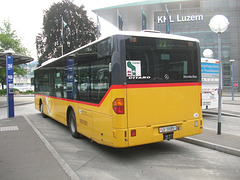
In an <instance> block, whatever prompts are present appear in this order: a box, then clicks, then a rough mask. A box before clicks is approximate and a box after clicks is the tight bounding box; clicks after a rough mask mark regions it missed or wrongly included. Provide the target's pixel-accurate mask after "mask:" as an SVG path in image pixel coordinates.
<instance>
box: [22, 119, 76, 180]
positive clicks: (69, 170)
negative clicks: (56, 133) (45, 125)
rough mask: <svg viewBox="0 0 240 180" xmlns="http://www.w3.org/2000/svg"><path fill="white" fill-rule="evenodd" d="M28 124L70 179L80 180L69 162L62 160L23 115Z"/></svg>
mask: <svg viewBox="0 0 240 180" xmlns="http://www.w3.org/2000/svg"><path fill="white" fill-rule="evenodd" d="M23 117H24V119H25V120H26V121H27V123H28V124H29V125H30V126H31V127H32V129H33V130H34V132H35V133H36V134H37V136H38V137H39V138H40V139H41V140H42V142H43V144H44V145H45V146H46V148H47V149H48V150H49V151H50V153H51V154H52V155H53V157H54V158H55V159H56V161H57V162H58V163H59V165H60V166H61V167H62V169H63V170H64V171H65V173H66V174H67V175H68V177H69V178H70V179H72V180H79V177H78V175H77V174H76V173H75V172H74V171H73V170H72V168H71V167H70V166H69V165H68V164H67V162H66V161H65V160H64V159H63V158H62V156H61V155H60V154H59V153H58V152H57V151H56V150H55V148H54V147H53V146H52V145H51V144H50V143H49V142H48V140H47V139H46V138H45V137H44V136H43V135H42V133H41V132H40V131H39V130H38V129H37V128H36V127H35V126H34V124H33V123H32V122H31V121H30V120H29V119H28V117H27V116H26V115H23Z"/></svg>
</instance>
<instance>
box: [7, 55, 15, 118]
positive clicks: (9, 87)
mask: <svg viewBox="0 0 240 180" xmlns="http://www.w3.org/2000/svg"><path fill="white" fill-rule="evenodd" d="M6 83H7V103H8V117H9V118H11V117H14V89H13V57H12V55H6Z"/></svg>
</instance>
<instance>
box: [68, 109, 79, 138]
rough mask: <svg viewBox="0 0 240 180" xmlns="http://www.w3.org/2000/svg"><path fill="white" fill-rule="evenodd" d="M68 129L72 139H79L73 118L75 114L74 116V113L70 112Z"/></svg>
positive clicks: (74, 118)
mask: <svg viewBox="0 0 240 180" xmlns="http://www.w3.org/2000/svg"><path fill="white" fill-rule="evenodd" d="M68 118H69V129H70V132H71V134H72V136H73V137H74V138H79V137H80V135H79V133H78V132H77V128H76V117H75V114H74V111H73V110H72V111H71V112H70V113H69V116H68Z"/></svg>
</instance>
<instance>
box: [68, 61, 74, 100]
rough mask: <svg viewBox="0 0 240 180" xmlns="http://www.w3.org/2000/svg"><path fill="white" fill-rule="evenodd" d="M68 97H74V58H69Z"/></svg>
mask: <svg viewBox="0 0 240 180" xmlns="http://www.w3.org/2000/svg"><path fill="white" fill-rule="evenodd" d="M66 86H67V98H68V99H73V98H74V59H70V58H68V59H67V79H66Z"/></svg>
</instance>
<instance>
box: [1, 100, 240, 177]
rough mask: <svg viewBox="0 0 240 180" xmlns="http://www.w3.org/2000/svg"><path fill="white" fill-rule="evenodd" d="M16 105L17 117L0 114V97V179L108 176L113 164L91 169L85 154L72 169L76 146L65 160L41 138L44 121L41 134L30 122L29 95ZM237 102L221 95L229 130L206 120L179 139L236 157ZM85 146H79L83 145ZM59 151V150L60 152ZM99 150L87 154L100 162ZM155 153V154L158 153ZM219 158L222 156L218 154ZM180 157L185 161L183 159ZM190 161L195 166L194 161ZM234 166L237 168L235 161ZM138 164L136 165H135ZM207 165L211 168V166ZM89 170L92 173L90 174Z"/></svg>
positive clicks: (239, 144)
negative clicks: (193, 133)
mask: <svg viewBox="0 0 240 180" xmlns="http://www.w3.org/2000/svg"><path fill="white" fill-rule="evenodd" d="M22 104H25V105H24V106H21V105H22ZM28 105H29V107H31V108H29V109H30V111H29V109H28V108H27V109H28V112H26V106H28ZM15 106H18V108H16V109H17V110H16V112H15V114H16V117H15V118H10V119H8V118H6V115H3V114H4V113H5V114H6V98H5V97H0V142H1V143H0V149H1V153H0V175H1V178H0V179H49V177H51V179H78V178H79V177H81V178H84V177H97V175H98V173H101V177H108V179H111V178H110V177H109V176H107V174H102V173H105V172H108V170H109V169H112V167H110V166H109V167H108V166H107V167H104V168H103V169H105V170H104V171H101V172H97V171H96V172H95V174H94V172H93V171H92V170H93V169H91V168H92V167H94V164H92V165H91V168H90V169H89V168H87V167H89V165H87V166H85V165H86V164H87V162H88V161H89V162H90V161H91V158H90V159H88V157H86V162H84V161H83V162H82V161H80V164H81V163H83V165H81V166H80V167H82V168H81V169H80V168H76V169H74V167H75V165H77V166H79V165H80V164H76V163H77V162H75V160H74V158H73V157H74V156H75V154H76V153H74V152H73V151H74V149H75V148H73V147H72V146H70V147H71V148H69V149H70V150H71V152H70V154H71V156H72V155H73V157H72V158H70V159H71V161H69V162H66V161H65V160H64V155H62V154H61V149H60V150H59V151H56V150H55V148H57V146H52V145H51V144H52V143H53V142H51V143H49V142H48V140H46V139H45V138H44V136H49V132H48V131H47V129H46V131H45V130H44V129H45V128H47V127H45V126H44V124H42V125H41V126H42V128H43V131H44V132H45V133H46V134H44V136H43V135H42V133H41V132H40V131H39V130H38V129H37V128H36V127H35V125H34V123H32V122H34V120H35V118H36V117H35V116H34V114H36V112H37V111H36V110H34V106H33V97H32V96H30V97H28V96H21V97H15ZM239 106H240V97H235V101H232V100H231V97H224V98H223V106H222V107H223V113H224V114H226V115H229V117H232V118H233V119H232V120H231V122H234V124H233V126H232V125H231V123H230V125H229V122H228V121H230V119H229V118H226V119H225V117H227V116H224V118H223V123H226V122H228V124H227V123H226V124H227V125H228V126H227V128H228V129H227V132H228V133H226V132H225V131H223V133H222V135H217V134H216V131H215V130H214V129H213V128H212V127H207V126H209V124H206V125H205V126H204V131H203V134H201V135H196V136H192V137H187V138H184V139H182V141H185V142H189V143H193V144H197V145H199V146H203V147H207V148H210V149H215V150H217V151H221V152H224V153H228V154H231V155H235V156H236V157H237V156H240V138H239V136H240V130H238V128H236V127H239V126H240V119H239V118H240V108H239ZM216 113H217V109H215V110H214V109H213V110H207V111H205V114H215V115H216ZM24 114H33V115H32V116H31V115H29V117H32V118H33V119H32V120H29V119H28V117H27V116H25V115H24ZM233 116H234V117H233ZM214 118H215V117H214ZM35 122H37V123H38V122H39V121H35ZM223 125H225V124H223ZM231 128H234V131H231ZM233 132H234V133H233ZM63 133H64V131H63ZM50 137H52V135H50ZM62 137H63V138H64V139H65V137H66V135H63V136H62ZM50 139H51V138H50ZM71 140H72V139H71ZM67 141H68V140H67ZM55 143H57V142H55ZM55 143H53V144H55ZM59 143H60V144H59ZM59 143H58V144H57V145H58V146H59V145H60V146H59V147H60V148H63V145H61V142H59ZM164 144H166V143H164ZM69 145H70V144H69ZM86 145H87V146H88V145H89V143H85V145H84V146H86ZM84 146H82V147H79V148H80V149H82V148H83V149H85V148H84ZM87 146H86V147H87ZM153 146H155V145H153ZM166 146H168V145H166ZM64 147H65V145H64ZM99 147H102V146H99ZM99 147H98V148H97V149H99ZM147 147H148V146H147ZM149 147H152V146H149ZM72 148H73V149H72ZM158 148H160V147H158ZM189 148H190V149H191V148H193V147H190V146H189ZM83 149H82V150H83ZM137 149H138V148H137ZM160 149H161V148H160ZM64 150H66V148H64ZM132 150H136V148H133V149H132ZM172 150H173V149H172ZM104 151H108V152H109V153H113V152H110V151H109V150H108V148H104ZM138 151H139V149H138ZM144 151H146V150H144ZM147 151H148V150H147ZM160 151H161V150H160ZM58 152H60V154H59V153H58ZM83 152H84V151H83ZM101 152H102V150H100V153H99V152H96V154H95V153H94V152H91V153H90V154H92V155H93V156H92V158H94V159H96V157H97V159H99V158H100V159H99V160H101V158H102V160H101V161H100V162H102V163H103V162H104V161H105V160H106V157H105V155H104V154H101ZM123 152H124V153H127V154H128V153H130V154H131V152H128V151H126V152H125V151H123ZM149 153H152V152H149ZM159 153H160V152H159V151H158V153H157V154H159ZM163 153H167V152H163ZM209 153H210V152H209ZM86 154H87V153H86ZM94 154H95V155H94ZM100 154H101V155H100ZM157 154H155V155H156V156H157ZM196 155H197V154H196ZM196 155H195V156H196ZM215 155H216V153H215ZM65 156H67V157H68V156H69V153H67V154H66V155H65ZM130 156H133V155H130ZM76 157H77V156H76ZM178 157H179V156H178ZM115 158H116V157H115ZM161 158H163V157H161ZM189 158H190V157H189ZM191 158H193V157H191ZM229 158H230V156H229ZM218 159H221V158H220V154H219V157H218ZM117 160H118V161H120V162H121V161H122V160H121V158H120V159H119V158H117ZM133 160H134V159H133ZM182 160H183V161H184V159H182ZM230 161H232V162H233V164H234V161H235V160H233V159H232V160H231V158H230ZM124 162H125V161H123V162H122V163H124ZM96 163H99V161H97V162H96ZM155 163H157V162H155ZM100 165H101V164H100ZM102 165H103V166H105V163H103V164H102ZM192 165H193V166H195V165H194V164H192ZM152 166H153V167H155V165H152ZM234 166H235V167H236V168H237V166H236V164H235V165H234ZM83 167H84V168H83ZM137 167H139V166H138V165H137ZM179 167H180V166H179ZM106 168H107V169H106ZM145 168H147V167H145ZM208 168H209V169H210V167H208ZM219 168H222V167H219ZM84 169H85V171H84ZM230 169H232V168H230ZM230 169H229V171H230ZM94 170H96V169H94ZM134 170H135V171H136V172H137V169H134ZM29 172H30V173H29ZM75 172H77V173H75ZM91 172H92V173H93V174H91ZM78 173H80V174H78ZM86 173H90V174H86ZM128 173H129V172H128ZM232 173H233V176H232V177H233V178H232V179H235V177H237V176H238V174H239V169H238V170H236V172H235V174H234V172H232ZM236 173H237V174H236ZM140 174H141V173H140ZM200 176H202V177H205V178H206V177H208V176H204V175H203V174H201V175H200ZM200 176H199V177H200ZM141 177H144V176H141ZM209 177H211V176H209ZM239 177H240V175H239ZM92 179H97V178H92ZM220 179H221V178H220ZM223 179H224V178H223ZM230 179H231V178H230Z"/></svg>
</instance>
